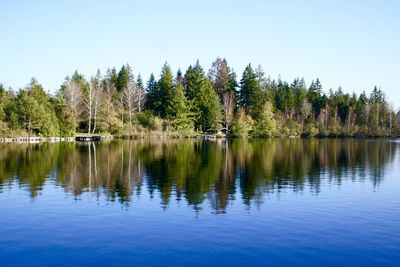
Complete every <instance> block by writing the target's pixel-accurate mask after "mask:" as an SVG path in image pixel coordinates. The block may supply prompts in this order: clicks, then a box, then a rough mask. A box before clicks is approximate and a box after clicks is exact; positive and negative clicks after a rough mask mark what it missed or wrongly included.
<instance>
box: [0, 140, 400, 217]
mask: <svg viewBox="0 0 400 267" xmlns="http://www.w3.org/2000/svg"><path fill="white" fill-rule="evenodd" d="M0 149H1V150H0V151H1V152H0V162H1V163H0V183H1V186H2V188H3V187H4V186H7V185H9V186H14V183H17V184H18V185H20V186H22V187H26V188H29V190H30V193H31V196H32V197H35V196H36V195H37V193H38V191H40V190H41V189H42V187H43V186H44V184H45V182H46V180H48V179H52V178H54V179H56V182H57V183H58V184H59V185H62V186H63V187H64V188H65V190H66V191H67V192H70V193H72V194H73V195H75V196H76V197H79V196H80V195H81V194H82V193H83V192H90V193H91V194H94V195H96V196H100V195H102V194H103V195H105V196H106V197H107V199H108V200H109V201H116V200H117V201H120V202H123V203H129V202H130V200H131V198H132V195H133V194H140V192H141V190H142V185H145V186H146V190H147V191H148V192H149V194H150V196H153V195H154V194H159V195H160V198H161V201H162V206H163V207H164V208H166V207H168V205H169V202H170V201H171V199H173V198H175V199H176V200H177V201H181V200H182V199H185V201H186V202H187V203H188V204H189V205H191V206H192V207H194V208H195V209H200V206H201V204H203V203H204V202H205V201H208V202H209V203H210V205H211V206H212V208H213V210H214V211H215V212H216V213H223V212H225V210H226V207H227V206H228V205H229V203H230V202H231V201H232V200H233V199H234V198H235V196H236V195H237V193H239V194H240V196H241V198H242V201H243V203H244V204H245V205H248V206H250V205H252V204H254V205H260V204H261V203H262V201H263V200H264V199H265V194H276V195H277V196H278V197H279V195H280V194H281V193H282V192H285V191H294V192H302V191H304V190H311V192H312V193H314V194H318V193H319V192H320V191H321V187H322V186H321V184H324V183H325V184H326V183H329V184H337V185H341V183H342V182H343V181H344V180H353V181H364V180H366V179H371V182H372V185H373V186H378V185H379V183H380V182H381V180H382V179H383V177H384V167H385V165H386V164H387V163H389V162H391V161H393V159H394V157H395V154H396V150H397V144H396V143H392V142H382V141H362V140H351V139H348V140H340V139H333V140H331V139H310V140H303V139H238V140H230V141H224V140H218V141H216V142H205V141H199V140H183V141H173V140H172V141H145V140H138V141H116V142H110V143H85V144H73V143H63V144H37V145H28V144H15V145H14V144H13V145H0Z"/></svg>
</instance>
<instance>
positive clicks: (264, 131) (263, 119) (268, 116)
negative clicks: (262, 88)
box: [253, 102, 277, 137]
mask: <svg viewBox="0 0 400 267" xmlns="http://www.w3.org/2000/svg"><path fill="white" fill-rule="evenodd" d="M276 133H277V128H276V120H275V118H274V112H273V111H272V104H271V103H270V102H266V103H265V104H264V106H263V108H262V110H261V112H260V114H259V115H258V119H257V120H256V121H255V123H254V128H253V135H254V136H259V137H271V136H273V135H275V134H276Z"/></svg>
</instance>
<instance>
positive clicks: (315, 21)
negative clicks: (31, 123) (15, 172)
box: [0, 0, 400, 107]
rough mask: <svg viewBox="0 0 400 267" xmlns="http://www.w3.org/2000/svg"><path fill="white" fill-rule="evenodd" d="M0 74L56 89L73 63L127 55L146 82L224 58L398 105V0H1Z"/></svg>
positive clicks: (89, 65) (106, 62)
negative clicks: (376, 89)
mask: <svg viewBox="0 0 400 267" xmlns="http://www.w3.org/2000/svg"><path fill="white" fill-rule="evenodd" d="M0 11H1V23H0V36H1V41H0V82H2V83H3V84H4V85H6V86H11V87H13V88H15V89H16V88H19V87H23V86H25V85H26V84H27V83H28V81H29V80H30V78H31V77H33V76H34V77H36V78H37V79H38V80H39V82H41V83H42V84H43V85H44V86H45V88H46V89H47V90H49V91H52V92H54V91H55V90H57V89H58V88H59V86H60V84H61V83H62V81H63V79H64V77H65V76H66V75H68V74H72V73H73V72H74V71H75V70H76V69H77V70H78V71H79V72H82V73H83V74H85V76H87V77H90V75H93V74H95V72H96V70H97V69H98V68H99V69H100V70H101V71H102V72H104V71H105V69H106V68H107V67H112V66H115V67H117V68H119V67H120V66H121V65H122V64H124V63H126V62H129V64H130V65H131V66H132V67H133V70H134V72H135V74H137V73H139V72H140V73H141V74H142V75H143V77H144V79H146V80H147V78H148V76H149V74H150V73H151V72H154V73H155V74H156V76H158V75H159V72H160V69H161V66H162V64H163V63H164V62H165V61H168V63H169V64H170V65H171V67H172V69H173V70H174V71H176V70H177V69H178V67H181V68H182V70H186V68H187V66H188V65H189V64H193V63H194V62H195V61H196V59H199V60H200V63H201V64H202V65H203V67H204V68H205V69H208V68H209V66H210V65H211V62H212V61H213V60H214V59H215V58H216V57H217V56H220V57H225V58H227V60H228V63H229V64H230V66H231V67H233V68H234V69H235V71H236V72H237V73H238V75H239V76H241V73H242V71H243V69H244V67H245V65H246V64H248V63H249V62H250V63H252V64H253V65H254V66H256V65H258V64H261V65H262V66H263V68H264V70H265V72H266V73H267V74H269V75H271V77H273V78H276V77H278V75H281V77H282V78H283V79H284V80H292V79H293V78H295V77H304V78H305V79H306V82H307V83H308V84H309V82H310V81H311V80H312V79H315V77H319V78H320V79H321V81H322V84H323V86H324V90H326V91H328V90H329V88H334V89H336V88H337V87H338V86H342V87H343V89H344V90H345V91H346V92H353V91H355V92H361V91H362V90H366V91H368V92H370V91H371V90H372V88H373V86H374V85H379V86H381V88H382V89H383V90H384V91H385V92H386V93H387V96H388V97H389V99H390V101H392V102H393V103H394V104H395V106H396V107H400V104H397V103H396V100H397V99H399V100H400V85H399V82H398V81H399V78H400V15H399V14H400V1H378V0H376V1H361V0H360V1H337V0H336V1H294V0H293V1H278V0H276V1H251V0H249V1H244V0H242V1H233V0H229V1H228V0H226V1H216V0H210V1H183V0H182V1H144V0H143V1H111V0H110V1H86V0H85V1H82V0H76V1H74V0H69V1H40V0H37V1H28V0H27V1H18V0H14V1H1V2H0Z"/></svg>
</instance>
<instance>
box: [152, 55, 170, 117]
mask: <svg viewBox="0 0 400 267" xmlns="http://www.w3.org/2000/svg"><path fill="white" fill-rule="evenodd" d="M173 80H174V77H173V75H172V72H171V68H170V67H169V65H168V64H167V63H165V64H164V66H163V68H162V70H161V76H160V80H159V81H158V91H159V101H160V102H159V105H158V107H157V110H156V113H157V114H158V115H160V116H161V117H162V118H166V117H167V116H168V106H170V105H171V101H172V88H173Z"/></svg>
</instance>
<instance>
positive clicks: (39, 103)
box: [16, 78, 59, 136]
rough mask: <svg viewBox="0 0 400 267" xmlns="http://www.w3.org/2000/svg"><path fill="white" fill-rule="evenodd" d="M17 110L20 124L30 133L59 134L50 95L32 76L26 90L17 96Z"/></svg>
mask: <svg viewBox="0 0 400 267" xmlns="http://www.w3.org/2000/svg"><path fill="white" fill-rule="evenodd" d="M16 101H17V112H18V120H19V123H20V125H21V126H22V127H23V128H24V129H26V131H27V132H28V133H30V134H35V135H42V136H57V135H58V134H59V127H58V121H57V116H56V114H55V110H54V107H53V105H52V104H51V102H50V96H49V95H48V94H47V93H46V92H45V91H44V89H43V87H42V86H41V85H40V84H39V83H38V82H37V80H36V79H34V78H32V80H31V82H30V84H29V85H28V86H27V88H26V89H25V90H20V91H19V93H18V96H17V100H16Z"/></svg>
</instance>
